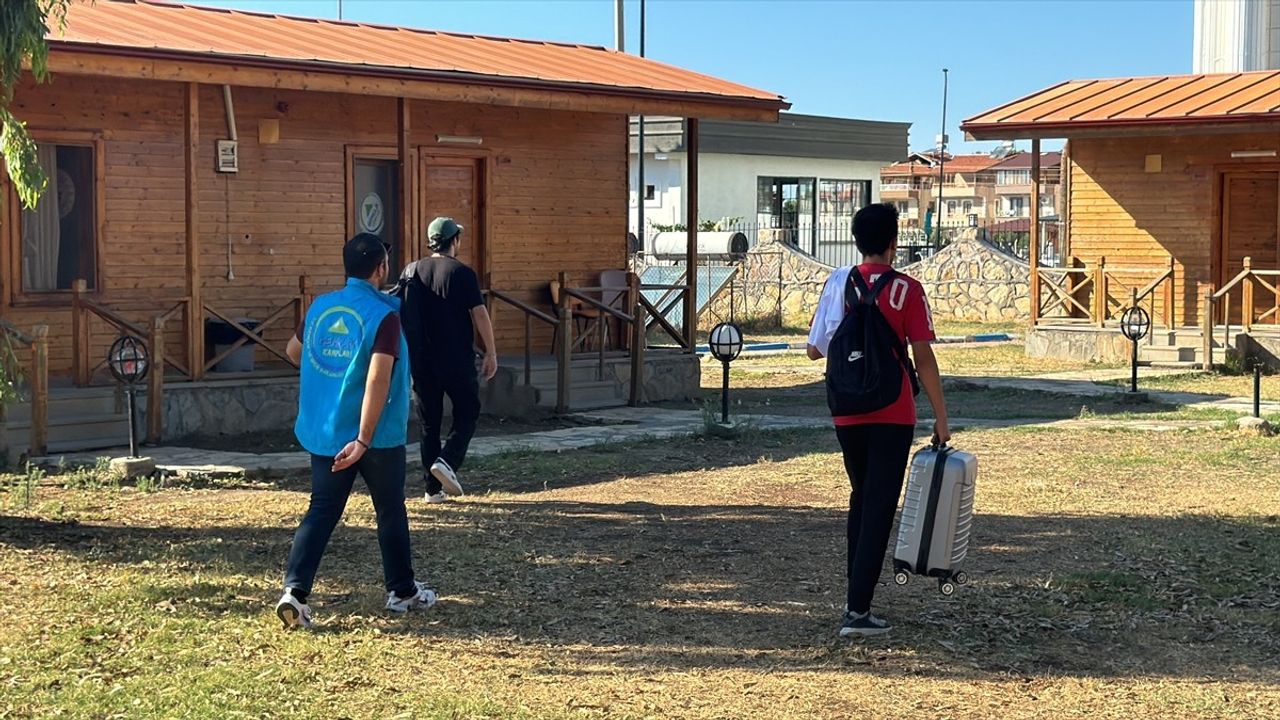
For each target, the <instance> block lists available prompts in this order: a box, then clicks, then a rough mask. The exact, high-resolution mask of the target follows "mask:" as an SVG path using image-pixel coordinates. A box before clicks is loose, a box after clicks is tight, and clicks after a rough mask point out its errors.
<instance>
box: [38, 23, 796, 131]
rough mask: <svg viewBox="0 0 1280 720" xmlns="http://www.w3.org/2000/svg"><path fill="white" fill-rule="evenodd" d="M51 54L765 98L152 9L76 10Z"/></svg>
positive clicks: (312, 28) (493, 43)
mask: <svg viewBox="0 0 1280 720" xmlns="http://www.w3.org/2000/svg"><path fill="white" fill-rule="evenodd" d="M49 42H50V46H51V48H53V49H54V50H58V49H82V50H101V51H104V52H110V53H112V54H128V55H145V56H149V57H156V56H165V57H176V58H180V57H187V58H190V57H192V56H200V57H201V58H203V59H208V60H221V61H224V62H225V61H255V62H258V63H261V64H267V65H283V66H299V65H305V66H306V69H308V70H318V69H319V70H323V69H328V70H332V71H338V72H344V73H349V74H354V75H365V74H368V75H383V74H387V73H388V72H391V73H394V74H397V75H405V74H410V75H413V76H418V77H421V78H423V79H429V80H446V81H448V80H451V81H464V82H476V83H482V84H497V85H507V84H513V83H512V81H521V82H522V84H524V85H526V86H531V87H544V88H551V89H557V88H559V89H567V90H577V91H583V90H592V89H597V90H603V91H608V92H612V93H614V94H625V95H631V96H636V97H664V98H679V97H684V98H688V99H706V100H711V101H715V102H725V103H730V104H740V105H745V106H752V107H761V108H767V109H774V110H777V109H785V108H787V107H789V104H788V103H786V102H785V100H784V99H783V98H782V97H781V96H779V95H775V94H773V93H769V92H765V91H762V90H756V89H754V88H750V87H747V86H745V85H739V84H736V83H732V82H728V81H725V80H720V79H718V78H714V77H711V76H708V75H702V74H700V73H695V72H692V71H689V70H683V69H681V68H678V67H674V66H671V65H666V64H663V63H660V62H656V61H654V60H649V59H645V58H641V57H638V56H635V55H628V54H625V53H620V52H616V51H614V50H609V49H607V48H603V47H597V46H590V45H574V44H568V43H551V42H539V41H531V40H515V39H510V38H497V37H483V36H479V35H465V34H459V33H446V32H436V31H431V30H415V29H410V28H400V27H391V26H383V25H370V24H365V23H356V22H343V21H337V20H326V19H320V18H302V17H289V16H283V15H274V14H269V13H257V12H246V11H241V10H226V9H216V8H207V7H198V6H193V5H181V4H174V3H166V2H157V1H155V0H97V2H95V3H89V2H87V1H86V0H77V2H75V3H74V4H73V5H72V6H71V8H70V10H69V11H68V13H67V24H66V28H65V32H60V31H58V30H56V29H55V30H53V31H52V32H51V34H50V36H49Z"/></svg>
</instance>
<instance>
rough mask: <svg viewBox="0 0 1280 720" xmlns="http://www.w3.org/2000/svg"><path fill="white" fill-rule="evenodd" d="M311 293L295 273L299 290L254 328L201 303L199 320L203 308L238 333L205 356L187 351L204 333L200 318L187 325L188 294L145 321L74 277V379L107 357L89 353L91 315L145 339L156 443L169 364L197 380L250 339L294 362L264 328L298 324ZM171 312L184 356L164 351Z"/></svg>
mask: <svg viewBox="0 0 1280 720" xmlns="http://www.w3.org/2000/svg"><path fill="white" fill-rule="evenodd" d="M312 297H313V294H312V290H311V282H310V279H309V278H308V277H307V276H306V275H302V276H300V277H299V278H298V294H297V295H295V296H293V297H291V298H289V299H288V300H287V301H286V302H285V303H284V304H283V305H281V306H279V307H277V308H276V309H275V310H273V311H272V312H271V313H270V314H269V315H268V316H267V317H266V318H265V319H263V321H262V322H261V323H260V324H258V326H257V327H256V328H253V329H250V328H248V327H245V326H244V325H243V324H241V323H240V322H238V321H236V320H235V319H233V318H231V317H229V316H228V314H227V313H225V312H223V311H221V310H219V309H218V308H216V307H214V306H212V305H210V304H209V303H201V306H202V312H201V313H200V319H201V320H203V318H204V315H205V313H207V314H209V315H211V316H213V317H215V318H218V319H219V320H221V321H223V322H225V323H227V324H228V325H229V326H230V327H232V328H234V329H235V330H236V331H237V332H238V333H240V335H241V337H240V338H238V339H237V340H236V342H235V343H233V344H232V345H231V346H230V348H228V349H227V350H224V351H223V352H221V353H219V354H218V355H217V356H216V357H214V358H212V359H210V360H208V361H205V360H204V358H198V357H193V356H192V352H191V348H193V347H194V346H195V343H193V342H192V338H193V337H194V336H195V333H204V327H203V323H201V324H200V326H198V327H190V319H191V316H192V313H190V312H189V308H190V305H191V299H190V298H180V299H178V300H177V301H176V302H175V303H174V304H173V305H172V306H170V307H169V308H168V309H166V310H164V311H163V312H160V313H158V314H156V315H154V316H151V317H150V318H149V319H148V320H147V321H146V323H145V324H140V323H138V322H135V321H132V320H129V319H128V318H126V317H124V316H123V315H121V314H120V312H118V311H117V310H113V309H112V308H109V307H107V306H105V305H102V304H100V303H98V302H96V301H94V300H92V299H90V298H89V297H88V294H87V283H86V282H85V281H84V280H77V281H76V282H75V283H74V285H73V286H72V297H71V355H72V381H73V382H74V383H75V384H76V385H79V386H81V387H83V386H86V385H89V384H91V383H92V382H93V377H94V374H95V373H97V372H98V371H99V370H100V369H102V367H103V366H104V365H106V362H107V360H106V358H105V357H104V358H103V359H102V360H100V361H98V362H97V363H93V361H92V359H91V358H92V355H91V351H92V349H93V325H92V322H91V320H92V319H93V318H95V317H96V318H98V319H99V320H102V321H103V322H105V323H106V324H107V325H108V326H110V327H111V328H113V329H114V330H115V332H116V333H117V334H126V335H132V336H134V337H137V338H138V339H140V340H142V341H144V342H145V343H146V346H147V354H148V356H149V357H150V361H151V372H149V373H147V430H146V440H147V442H150V443H158V442H160V440H161V436H162V434H163V431H164V381H165V371H166V369H167V368H173V369H174V370H176V371H177V372H178V373H180V374H181V375H182V376H184V377H186V378H187V379H189V380H199V379H201V378H203V377H204V374H205V372H206V371H208V370H209V369H211V368H213V367H214V366H216V365H217V364H218V363H220V362H222V361H223V360H224V359H226V358H227V357H228V356H229V355H231V353H233V352H235V351H236V350H238V349H240V348H241V347H243V346H244V345H245V343H248V342H251V341H252V342H256V343H258V344H259V345H261V346H262V347H263V348H265V349H266V350H267V351H268V352H270V353H271V354H273V355H275V356H277V357H279V358H281V359H283V360H284V361H285V362H286V363H288V364H289V365H291V366H293V367H297V366H296V365H294V363H293V361H291V360H290V359H289V357H288V355H287V354H286V353H285V352H283V351H281V350H278V349H277V348H274V347H272V346H271V345H269V344H267V342H266V338H265V335H264V333H265V331H266V330H267V329H268V328H269V327H270V326H271V325H273V324H275V323H277V322H279V321H280V320H281V319H283V318H285V317H290V319H292V320H293V321H294V322H295V323H296V324H297V325H301V324H302V319H303V317H305V315H306V312H307V308H308V307H309V306H310V303H311V299H312ZM290 310H292V311H293V313H292V315H291V316H290V314H289V311H290ZM174 318H181V319H182V323H183V334H184V336H185V337H186V339H187V343H186V351H185V352H184V353H183V355H185V357H179V356H177V355H171V354H170V353H168V352H166V347H165V330H166V328H167V327H168V323H169V321H170V320H173V319H174ZM297 325H295V327H297Z"/></svg>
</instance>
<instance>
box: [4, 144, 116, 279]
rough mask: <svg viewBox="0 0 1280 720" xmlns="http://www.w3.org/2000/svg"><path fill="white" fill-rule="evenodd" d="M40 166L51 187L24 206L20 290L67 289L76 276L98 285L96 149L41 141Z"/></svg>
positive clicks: (90, 146)
mask: <svg viewBox="0 0 1280 720" xmlns="http://www.w3.org/2000/svg"><path fill="white" fill-rule="evenodd" d="M36 153H37V159H38V160H39V162H40V167H41V168H42V169H43V170H44V174H45V177H47V178H48V179H49V185H48V187H47V188H46V190H45V192H44V194H43V195H41V196H40V200H39V201H38V202H37V203H36V206H35V208H34V209H26V208H23V210H22V220H21V223H20V227H19V231H18V232H19V237H20V241H21V248H22V252H21V258H22V266H21V269H20V273H21V275H22V289H23V291H25V292H30V293H41V292H53V291H57V290H70V289H71V288H72V287H73V286H74V284H75V281H76V280H79V279H83V280H85V281H86V282H87V283H88V284H89V287H90V288H94V287H95V286H96V285H97V274H98V273H97V269H98V257H97V255H98V253H97V247H98V214H99V212H100V211H101V209H100V208H99V207H98V189H99V188H98V185H97V182H96V178H97V171H98V168H97V164H98V156H97V152H96V147H95V146H94V145H91V144H62V143H39V144H38V146H37V149H36Z"/></svg>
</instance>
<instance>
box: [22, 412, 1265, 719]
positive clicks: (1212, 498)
mask: <svg viewBox="0 0 1280 720" xmlns="http://www.w3.org/2000/svg"><path fill="white" fill-rule="evenodd" d="M958 440H959V442H960V443H961V445H962V446H963V447H965V448H966V449H970V450H973V451H975V452H977V453H978V454H979V456H980V458H981V462H982V476H981V480H980V483H981V484H980V488H979V494H978V513H979V519H978V521H977V530H976V532H977V535H976V537H975V545H974V548H973V556H972V562H971V564H970V567H969V571H970V574H971V575H972V576H973V578H974V580H973V582H972V583H971V584H970V585H969V586H968V587H966V588H963V589H962V590H961V591H960V592H959V593H958V594H957V595H956V596H955V598H954V599H951V600H944V599H943V598H941V596H939V595H938V593H937V592H936V590H935V589H934V588H932V587H931V586H930V585H929V583H924V582H918V581H917V582H914V583H913V584H912V585H910V586H908V587H907V588H897V587H892V586H891V587H886V588H882V590H881V591H880V594H879V597H878V603H879V605H880V607H882V608H883V609H884V611H885V612H886V614H888V615H889V616H890V617H891V618H893V619H894V620H895V621H897V623H898V627H897V628H896V630H895V633H894V634H893V635H891V636H890V637H889V638H887V639H885V640H883V641H881V642H869V643H848V642H844V641H840V640H838V639H837V638H836V637H835V636H834V630H835V626H836V622H837V619H838V617H839V612H840V605H841V603H842V602H843V588H842V586H843V583H842V581H841V579H840V578H841V569H840V566H841V562H842V560H841V555H842V552H843V550H842V548H843V538H842V532H843V523H844V519H843V513H842V510H841V508H842V505H843V503H844V502H845V500H846V498H847V493H848V486H847V482H846V481H845V479H844V477H843V471H842V468H841V466H840V461H839V457H838V455H837V454H836V453H835V444H834V440H833V438H832V437H831V434H830V433H829V432H808V433H771V434H765V433H748V435H747V436H745V437H743V438H742V439H740V440H737V441H728V440H698V439H687V440H676V441H662V442H649V443H639V444H635V445H630V446H625V447H615V448H599V449H595V450H588V451H580V452H574V453H566V454H563V455H515V456H507V457H502V458H496V459H492V460H487V461H485V462H484V463H483V464H478V465H477V466H476V467H473V468H471V469H470V470H469V472H468V474H467V478H468V489H469V490H471V491H472V492H473V493H474V494H473V495H472V496H470V497H469V498H468V499H467V500H465V501H464V502H459V503H454V504H450V505H445V506H438V507H437V506H431V507H428V506H426V505H423V504H421V503H420V502H414V504H413V505H412V507H411V523H412V526H413V529H414V546H415V551H416V555H417V558H418V564H419V566H420V567H421V568H423V569H425V570H426V571H427V574H428V576H429V578H430V579H431V580H432V581H433V582H434V583H435V584H436V585H437V586H438V587H439V588H440V590H441V591H442V592H443V594H444V597H445V600H444V601H443V602H442V604H441V605H440V606H439V607H438V608H437V610H436V611H433V612H432V613H429V614H421V615H413V616H410V617H408V618H404V619H396V618H389V617H386V616H385V615H383V613H382V612H381V610H380V608H381V604H382V593H381V588H380V587H379V585H380V577H379V574H380V573H379V570H378V563H377V542H376V536H375V533H374V528H373V517H372V508H371V506H370V504H369V502H368V499H367V498H366V497H364V496H357V497H355V498H353V499H352V502H351V503H350V505H349V507H348V511H347V518H346V521H345V523H344V525H342V526H341V527H340V528H339V530H338V532H337V533H336V535H335V537H334V540H333V545H332V547H331V551H330V554H329V555H328V557H327V558H326V560H325V562H324V564H323V566H322V568H321V577H320V582H319V586H318V587H317V593H316V596H315V603H314V605H315V608H316V611H317V614H318V616H319V618H320V619H321V621H322V628H321V629H320V631H318V632H314V633H282V632H280V631H278V629H277V627H276V624H275V619H274V617H273V616H272V614H271V612H270V605H271V603H272V601H274V599H275V596H276V593H277V592H278V588H277V586H278V583H279V575H280V572H281V564H282V562H283V560H284V556H285V553H286V552H287V547H288V543H289V539H290V533H291V532H292V529H293V527H294V524H295V523H296V521H297V518H298V515H299V513H300V512H301V511H302V510H303V508H304V506H305V502H306V499H305V494H304V493H303V492H302V487H301V485H300V484H296V483H295V484H287V483H286V484H285V485H283V486H280V485H263V484H248V483H230V484H227V485H226V486H221V487H203V488H190V487H188V488H183V487H171V488H166V489H163V490H161V491H159V492H155V493H140V492H137V491H135V490H132V489H129V488H123V489H116V488H110V487H107V488H97V489H92V490H88V489H63V488H59V487H56V486H50V485H49V484H48V483H47V482H46V484H45V485H42V486H41V487H39V488H38V489H37V491H36V496H35V500H34V504H33V505H32V507H31V508H29V509H19V510H13V509H10V510H9V511H8V513H9V514H8V515H3V516H0V616H2V617H4V618H5V622H4V623H3V624H0V716H5V715H6V714H7V715H9V716H13V717H30V716H50V715H55V714H61V715H64V716H68V717H110V716H113V715H115V716H124V717H176V716H181V717H214V716H217V717H233V716H237V715H240V716H248V717H260V716H277V717H278V716H283V715H286V714H287V715H290V716H292V717H374V716H381V717H395V716H400V715H402V714H403V715H404V716H405V717H409V716H413V717H427V718H463V717H465V718H470V717H529V718H563V717H620V718H641V717H655V718H665V717H688V718H740V717H759V716H773V717H833V718H835V717H903V718H911V717H921V716H930V717H933V716H946V717H953V718H989V717H993V716H1000V717H1004V718H1044V717H1064V716H1068V715H1077V716H1081V717H1086V716H1087V717H1116V718H1121V717H1124V718H1127V717H1131V716H1132V715H1133V714H1135V713H1139V712H1141V713H1143V714H1146V715H1150V716H1153V717H1162V718H1171V717H1172V718H1192V717H1196V718H1199V717H1250V718H1253V717H1256V718H1263V717H1275V716H1276V714H1277V713H1280V698H1278V697H1277V687H1278V686H1280V671H1278V670H1277V664H1276V662H1275V660H1276V658H1277V657H1278V656H1280V620H1278V619H1277V618H1280V599H1278V598H1280V577H1278V573H1280V570H1278V569H1277V567H1276V565H1275V563H1273V562H1270V559H1271V558H1274V557H1276V556H1277V555H1278V554H1280V475H1278V474H1277V473H1276V472H1275V468H1276V466H1275V460H1274V458H1275V457H1276V450H1277V447H1278V446H1277V445H1276V441H1275V440H1262V439H1243V438H1240V437H1237V436H1234V435H1225V434H1216V435H1215V434H1183V435H1179V436H1177V437H1176V438H1174V439H1172V441H1171V438H1170V437H1169V436H1164V435H1162V436H1159V437H1154V436H1148V435H1141V434H1134V433H1105V432H1085V433H1075V432H1072V433H1066V432H1050V431H1039V432H1028V431H1002V432H981V433H966V434H963V435H962V436H961V437H960V438H959V439H958ZM8 499H9V498H8V497H7V496H3V497H0V502H4V501H7V500H8ZM51 602H52V603H55V604H54V605H51ZM51 609H56V610H57V613H56V621H51V615H50V610H51ZM410 714H411V715H410Z"/></svg>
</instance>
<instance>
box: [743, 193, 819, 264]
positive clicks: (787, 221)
mask: <svg viewBox="0 0 1280 720" xmlns="http://www.w3.org/2000/svg"><path fill="white" fill-rule="evenodd" d="M814 185H815V182H814V178H779V177H759V178H757V179H756V213H757V215H758V218H757V219H758V220H759V222H760V226H761V227H765V228H773V229H782V230H790V231H791V232H790V233H788V235H789V237H788V241H789V242H790V243H791V244H792V245H797V246H800V244H801V243H800V241H801V240H802V239H804V240H805V241H806V242H805V243H804V245H803V246H804V247H808V246H809V244H810V243H809V240H811V239H812V235H811V232H812V228H813V221H814V202H813V196H814ZM801 234H804V238H801V237H800V235H801Z"/></svg>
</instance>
